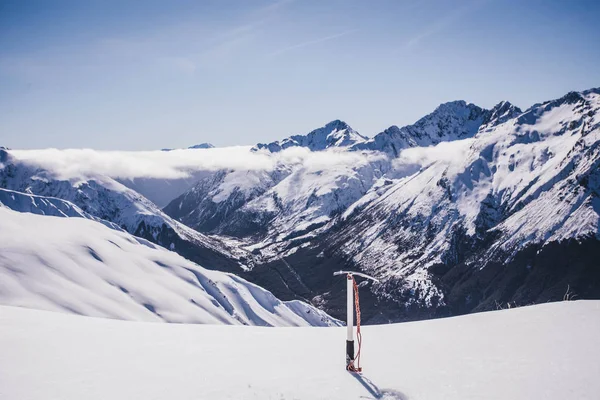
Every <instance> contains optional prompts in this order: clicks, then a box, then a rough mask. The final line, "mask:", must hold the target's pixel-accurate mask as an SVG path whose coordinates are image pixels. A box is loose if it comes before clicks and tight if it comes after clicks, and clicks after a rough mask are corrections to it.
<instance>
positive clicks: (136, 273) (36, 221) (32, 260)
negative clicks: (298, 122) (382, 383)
mask: <svg viewBox="0 0 600 400" xmlns="http://www.w3.org/2000/svg"><path fill="white" fill-rule="evenodd" d="M4 194H5V195H3V196H2V204H3V205H0V221H2V223H1V224H0V282H2V283H1V285H0V304H2V305H12V306H20V307H27V308H35V309H44V310H52V311H61V312H67V313H74V314H80V315H87V316H95V317H108V318H118V319H125V320H135V321H157V322H160V321H164V322H187V323H203V324H243V325H260V326H310V325H313V326H330V325H339V322H338V321H336V320H333V319H332V318H331V317H329V316H328V315H327V314H325V313H323V312H322V311H320V310H317V309H315V308H314V307H312V306H309V305H308V304H306V303H302V302H299V301H292V302H285V303H284V302H281V301H279V300H278V299H277V298H275V296H273V295H272V294H271V293H269V292H268V291H266V290H264V289H262V288H260V287H258V286H256V285H254V284H252V283H249V282H247V281H245V280H244V279H241V278H239V277H237V276H235V275H231V274H225V273H222V272H217V271H209V270H206V269H204V268H202V267H200V266H198V265H196V264H194V263H192V262H190V261H188V260H186V259H184V258H183V257H181V256H179V255H177V254H176V253H174V252H171V251H168V250H166V249H164V248H162V247H160V246H156V245H154V244H152V243H150V242H148V241H147V240H145V239H141V238H137V237H135V236H132V235H130V234H129V233H127V232H124V231H120V230H116V229H111V228H110V227H107V226H105V225H103V224H101V223H99V222H98V221H95V220H93V219H87V218H85V215H84V214H83V213H82V212H81V210H79V215H71V216H72V217H80V218H69V217H68V215H67V214H66V213H64V211H62V210H61V211H60V213H64V214H65V215H61V216H60V217H54V216H49V215H45V216H42V215H35V214H32V213H30V212H15V211H13V210H10V209H8V208H7V206H6V204H5V200H6V199H7V198H9V199H10V198H12V197H11V196H14V198H15V201H14V202H13V206H14V205H19V204H24V203H25V200H26V198H27V195H23V196H21V197H20V200H21V201H19V200H18V195H17V194H14V193H13V194H11V193H4ZM29 198H30V199H31V200H32V201H35V202H36V203H40V206H39V207H34V210H35V209H37V210H57V209H60V208H61V207H62V205H64V203H61V202H60V201H59V200H54V199H43V198H40V197H37V196H30V197H29ZM70 209H71V210H77V208H76V206H74V205H72V206H71V208H70ZM21 210H23V208H22V207H21ZM23 211H30V210H23ZM67 211H68V210H67Z"/></svg>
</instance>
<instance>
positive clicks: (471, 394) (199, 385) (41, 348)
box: [0, 301, 600, 400]
mask: <svg viewBox="0 0 600 400" xmlns="http://www.w3.org/2000/svg"><path fill="white" fill-rule="evenodd" d="M599 313H600V303H599V302H598V301H576V302H565V303H556V304H543V305H537V306H532V307H525V308H519V309H512V310H505V311H495V312H489V313H482V314H475V315H469V316H463V317H456V318H448V319H439V320H434V321H422V322H415V323H404V324H395V325H387V326H368V327H364V328H363V350H362V353H363V354H362V357H361V358H362V362H361V364H362V366H363V367H364V372H363V374H362V375H354V374H349V373H348V372H346V371H345V370H344V350H345V343H344V342H345V339H346V335H345V329H343V328H327V329H319V328H297V329H280V328H270V329H269V328H260V327H230V326H208V325H202V326H201V325H180V324H149V323H139V322H138V323H134V322H124V321H111V320H105V319H96V318H84V317H79V316H73V315H62V314H57V313H49V312H43V311H34V310H25V309H19V308H12V307H0V326H2V329H0V354H2V357H1V358H0V397H2V398H7V399H30V400H37V399H49V398H51V399H63V400H71V399H73V400H75V399H77V400H79V399H88V400H94V399H98V400H100V399H114V400H118V399H147V400H152V399H157V400H158V399H165V398H174V399H179V400H186V399H190V400H191V399H194V400H195V399H311V400H312V399H344V400H349V399H388V400H392V399H396V400H408V399H410V400H439V399H445V400H480V399H487V400H508V399H510V400H531V399H544V400H564V399H577V400H595V399H597V397H598V393H600V380H598V376H600V363H598V359H600V346H598V345H597V342H598V336H599V335H600V318H598V314H599Z"/></svg>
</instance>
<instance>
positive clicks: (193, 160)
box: [10, 146, 386, 179]
mask: <svg viewBox="0 0 600 400" xmlns="http://www.w3.org/2000/svg"><path fill="white" fill-rule="evenodd" d="M10 154H11V155H12V156H13V157H14V159H15V161H17V162H21V163H24V164H27V165H30V166H32V167H36V168H43V169H44V170H47V171H49V172H51V173H53V174H54V175H55V176H56V177H57V178H59V179H73V178H93V177H94V176H99V175H100V176H109V177H111V178H121V179H135V178H162V179H178V178H186V177H188V176H190V174H192V173H193V172H196V171H216V170H221V169H231V170H273V169H274V168H276V167H277V166H278V165H281V164H285V165H298V166H303V167H304V168H307V169H309V170H322V169H327V168H334V167H336V166H360V165H364V164H367V163H369V162H374V161H378V160H384V159H386V156H385V155H384V154H381V153H377V152H346V151H335V150H329V151H321V152H311V151H310V150H308V149H306V148H302V147H293V148H288V149H285V150H284V151H281V152H278V153H274V154H271V153H262V152H252V151H250V147H248V146H235V147H221V148H213V149H195V150H189V149H185V150H183V149H182V150H173V151H98V150H92V149H66V150H59V149H41V150H10Z"/></svg>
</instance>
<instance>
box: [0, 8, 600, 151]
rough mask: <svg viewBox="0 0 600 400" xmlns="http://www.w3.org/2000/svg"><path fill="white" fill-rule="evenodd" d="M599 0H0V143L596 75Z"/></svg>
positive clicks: (379, 123)
mask: <svg viewBox="0 0 600 400" xmlns="http://www.w3.org/2000/svg"><path fill="white" fill-rule="evenodd" d="M599 15H600V2H597V1H577V0H574V1H566V0H564V1H563V0H557V1H551V0H545V1H542V0H531V1H524V0H485V1H480V0H470V1H467V0H465V1H442V0H440V1H438V0H410V1H409V0H389V1H386V0H371V1H351V0H284V1H274V0H243V1H233V0H221V1H218V0H211V1H154V0H147V1H132V2H128V1H96V0H86V1H78V0H72V1H63V0H53V1H45V0H40V1H33V0H23V1H18V0H17V1H7V0H0V145H4V146H8V147H11V148H42V147H58V148H71V147H86V148H96V149H122V150H150V149H159V148H163V147H186V146H189V145H192V144H196V143H201V142H211V143H214V144H215V145H220V146H224V145H235V144H254V143H256V142H266V141H271V140H275V139H280V138H283V137H286V136H289V135H291V134H298V133H305V132H308V131H310V130H312V129H314V128H317V127H319V126H322V125H324V124H325V123H327V122H328V121H330V120H333V119H343V120H345V121H346V122H348V123H349V124H350V125H351V126H353V127H354V128H355V129H356V130H358V131H359V132H361V133H363V134H365V135H368V136H373V135H375V134H376V133H378V132H380V131H382V130H383V129H385V128H387V127H388V126H390V125H393V124H395V125H399V126H401V125H406V124H410V123H413V122H414V121H416V120H417V119H418V118H420V117H421V116H423V115H425V114H427V113H429V112H431V111H432V110H433V109H434V108H435V107H436V106H437V105H438V104H439V103H442V102H446V101H451V100H456V99H464V100H467V101H469V102H473V103H475V104H478V105H480V106H483V107H492V106H493V105H494V104H496V103H497V102H499V101H501V100H509V101H511V102H513V103H514V104H516V105H518V106H520V107H522V108H526V107H529V106H530V105H532V104H533V103H535V102H540V101H543V100H549V99H552V98H556V97H560V96H562V95H563V94H565V93H566V92H568V91H570V90H583V89H587V88H590V87H595V86H600V67H599V66H600V24H599V23H598V16H599Z"/></svg>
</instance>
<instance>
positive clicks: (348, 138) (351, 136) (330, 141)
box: [252, 119, 367, 153]
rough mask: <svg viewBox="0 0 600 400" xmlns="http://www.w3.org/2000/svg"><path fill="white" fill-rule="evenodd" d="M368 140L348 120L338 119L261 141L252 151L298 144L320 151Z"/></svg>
mask: <svg viewBox="0 0 600 400" xmlns="http://www.w3.org/2000/svg"><path fill="white" fill-rule="evenodd" d="M366 140H367V138H366V137H364V136H362V135H361V134H359V133H358V132H356V131H355V130H354V129H352V128H351V127H350V125H348V124H347V123H346V122H344V121H342V120H339V119H336V120H333V121H331V122H329V123H327V124H326V125H325V126H323V127H321V128H318V129H315V130H313V131H311V132H309V133H307V134H306V135H294V136H290V137H288V138H286V139H283V140H281V141H279V140H278V141H274V142H271V143H266V144H265V143H259V144H257V145H256V146H254V147H253V148H252V151H258V150H268V151H270V152H271V153H276V152H278V151H281V150H283V149H286V148H288V147H296V146H300V147H307V148H308V149H310V150H311V151H320V150H325V149H328V148H330V147H348V146H352V145H354V144H356V143H360V142H364V141H366Z"/></svg>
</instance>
